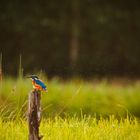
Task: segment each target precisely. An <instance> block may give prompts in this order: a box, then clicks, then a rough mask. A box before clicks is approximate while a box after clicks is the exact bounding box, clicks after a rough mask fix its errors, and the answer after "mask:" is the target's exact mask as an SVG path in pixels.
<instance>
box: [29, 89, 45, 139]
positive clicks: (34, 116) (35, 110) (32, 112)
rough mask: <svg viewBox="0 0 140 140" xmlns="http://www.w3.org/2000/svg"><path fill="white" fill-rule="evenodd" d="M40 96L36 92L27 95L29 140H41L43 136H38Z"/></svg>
mask: <svg viewBox="0 0 140 140" xmlns="http://www.w3.org/2000/svg"><path fill="white" fill-rule="evenodd" d="M40 100H41V94H40V92H39V91H37V90H33V91H32V92H31V93H29V99H28V125H29V140H41V138H42V137H43V136H39V125H40V121H41V106H40Z"/></svg>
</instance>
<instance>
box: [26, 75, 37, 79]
mask: <svg viewBox="0 0 140 140" xmlns="http://www.w3.org/2000/svg"><path fill="white" fill-rule="evenodd" d="M27 78H30V79H31V80H37V79H39V78H38V77H37V76H36V75H30V76H27Z"/></svg>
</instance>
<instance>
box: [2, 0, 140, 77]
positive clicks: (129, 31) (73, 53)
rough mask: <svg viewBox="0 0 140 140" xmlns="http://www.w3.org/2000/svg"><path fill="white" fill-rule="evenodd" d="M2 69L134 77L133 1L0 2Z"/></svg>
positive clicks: (138, 29)
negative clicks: (19, 68) (20, 64)
mask: <svg viewBox="0 0 140 140" xmlns="http://www.w3.org/2000/svg"><path fill="white" fill-rule="evenodd" d="M0 52H1V53H2V55H3V63H2V64H3V71H4V73H8V74H13V75H16V74H17V69H18V65H19V55H20V54H21V55H22V65H23V68H24V72H25V73H32V72H34V71H39V70H41V69H42V70H43V71H45V72H46V73H47V74H48V75H50V76H53V75H61V76H70V75H73V74H75V75H80V76H87V77H90V76H94V75H101V76H107V75H109V76H110V75H111V76H140V1H139V0H133V1H132V0H114V1H112V0H107V1H104V0H46V1H45V0H42V1H41V0H40V1H36V0H35V1H33V0H30V1H28V0H20V1H19V0H7V1H6V0H5V1H1V4H0Z"/></svg>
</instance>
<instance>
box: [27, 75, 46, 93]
mask: <svg viewBox="0 0 140 140" xmlns="http://www.w3.org/2000/svg"><path fill="white" fill-rule="evenodd" d="M27 78H30V79H31V80H32V85H33V89H36V90H38V91H45V92H48V91H47V86H46V85H45V84H44V83H43V81H42V80H40V79H39V78H38V76H36V75H31V76H27Z"/></svg>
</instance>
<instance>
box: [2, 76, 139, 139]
mask: <svg viewBox="0 0 140 140" xmlns="http://www.w3.org/2000/svg"><path fill="white" fill-rule="evenodd" d="M43 81H45V83H46V84H47V86H48V91H49V92H48V94H46V93H42V100H41V104H42V122H41V126H40V134H43V135H44V138H43V140H140V133H139V132H140V122H139V117H140V108H139V106H140V94H139V91H140V82H139V81H137V82H131V83H127V84H125V83H122V82H121V83H120V82H107V81H106V80H102V81H98V82H96V81H90V82H87V81H82V80H78V79H75V80H70V81H62V80H59V79H58V78H54V79H52V80H49V81H48V80H47V79H43ZM31 90H32V85H31V81H30V80H29V79H22V77H20V78H19V79H13V78H5V79H4V80H3V81H2V82H1V86H0V140H19V139H20V140H27V139H28V125H27V120H26V114H27V100H28V93H29V92H30V91H31Z"/></svg>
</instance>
